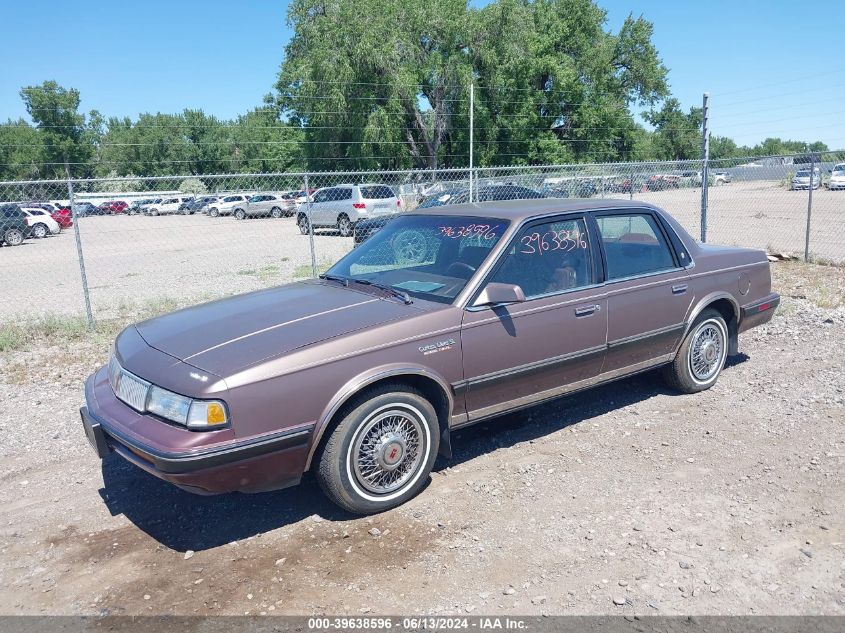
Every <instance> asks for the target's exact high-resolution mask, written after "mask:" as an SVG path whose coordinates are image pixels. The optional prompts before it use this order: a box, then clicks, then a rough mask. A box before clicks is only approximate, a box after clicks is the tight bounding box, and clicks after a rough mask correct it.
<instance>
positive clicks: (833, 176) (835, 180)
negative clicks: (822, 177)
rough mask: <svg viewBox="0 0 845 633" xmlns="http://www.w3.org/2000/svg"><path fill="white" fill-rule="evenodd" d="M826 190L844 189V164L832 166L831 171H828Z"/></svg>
mask: <svg viewBox="0 0 845 633" xmlns="http://www.w3.org/2000/svg"><path fill="white" fill-rule="evenodd" d="M827 188H828V189H830V190H831V191H836V190H837V189H845V163H839V164H838V165H834V166H833V169H831V170H830V182H829V183H828V185H827Z"/></svg>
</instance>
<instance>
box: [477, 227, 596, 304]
mask: <svg viewBox="0 0 845 633" xmlns="http://www.w3.org/2000/svg"><path fill="white" fill-rule="evenodd" d="M468 263H470V265H472V263H471V262H468ZM490 281H494V282H498V283H505V284H516V285H517V286H519V287H520V288H522V291H523V292H524V293H525V297H526V298H528V299H530V298H532V297H539V296H542V295H547V294H554V293H557V292H563V291H566V290H573V289H575V288H581V287H584V286H589V285H591V284H593V283H594V280H593V265H592V259H591V253H590V240H589V236H588V234H587V228H586V225H585V223H584V219H583V218H572V219H565V220H564V219H561V220H555V221H552V222H544V223H543V224H534V225H531V226H528V227H526V228H524V229H522V231H520V233H519V235H518V236H517V238H516V240H515V241H514V242H513V243H512V244H511V247H510V250H509V251H508V252H507V253H506V254H505V255H504V256H503V261H502V263H501V265H500V266H499V268H498V270H497V271H496V272H495V274H494V275H493V277H492V279H491V280H490Z"/></svg>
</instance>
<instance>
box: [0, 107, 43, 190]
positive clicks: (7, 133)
mask: <svg viewBox="0 0 845 633" xmlns="http://www.w3.org/2000/svg"><path fill="white" fill-rule="evenodd" d="M43 162H44V146H43V142H42V139H41V135H40V133H39V131H38V130H37V129H36V128H34V127H33V126H31V125H30V124H29V123H27V122H26V121H24V120H23V119H18V120H17V121H12V120H9V121H7V122H6V123H2V124H0V180H34V179H36V178H41V177H44V175H45V174H44V169H43V165H42V163H43Z"/></svg>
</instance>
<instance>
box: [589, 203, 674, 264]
mask: <svg viewBox="0 0 845 633" xmlns="http://www.w3.org/2000/svg"><path fill="white" fill-rule="evenodd" d="M596 222H597V223H598V227H599V234H600V235H601V239H602V243H603V244H604V253H605V258H606V259H607V278H608V280H612V279H623V278H625V277H633V276H636V275H644V274H647V273H653V272H658V271H661V270H669V269H672V268H675V267H676V265H675V260H674V258H673V257H672V250H671V249H670V247H669V244H668V243H667V242H666V238H665V237H664V236H663V232H662V231H661V230H660V228H659V227H658V226H657V221H656V220H655V219H654V217H653V216H651V215H650V214H647V213H637V214H624V215H610V216H599V217H597V218H596Z"/></svg>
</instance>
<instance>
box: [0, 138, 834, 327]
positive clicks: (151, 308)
mask: <svg viewBox="0 0 845 633" xmlns="http://www.w3.org/2000/svg"><path fill="white" fill-rule="evenodd" d="M843 162H845V153H825V154H819V155H812V156H779V157H765V158H760V159H756V160H751V159H747V158H745V159H741V160H736V159H733V160H726V161H710V163H709V165H708V170H704V169H703V167H704V165H703V162H702V161H682V162H652V163H613V164H594V165H557V166H531V167H499V168H479V169H474V170H472V171H470V170H467V169H445V170H425V171H385V172H321V173H280V174H240V175H211V176H208V175H206V176H194V177H185V176H179V177H172V178H171V177H156V178H117V179H110V180H56V181H28V182H5V183H0V201H2V202H0V205H3V206H0V222H2V223H3V224H2V226H0V230H2V231H3V237H4V239H5V240H6V241H7V242H9V243H10V244H14V243H15V242H16V241H18V240H17V238H16V237H15V234H14V230H15V227H16V226H17V223H18V220H17V219H15V217H13V216H16V213H17V212H16V211H15V209H18V208H20V209H22V210H23V213H24V214H25V215H26V216H27V217H26V218H25V219H24V220H25V223H26V227H25V228H23V233H24V234H25V235H22V236H21V237H24V238H25V239H23V240H22V243H20V244H15V245H14V246H8V245H4V246H3V248H2V249H0V265H2V276H0V280H1V281H2V286H3V290H4V301H3V302H2V307H0V321H10V320H15V319H25V318H28V317H30V316H32V315H39V314H42V315H43V314H50V313H60V314H76V315H79V314H82V315H86V313H87V315H88V317H89V319H90V320H91V322H92V323H93V321H96V320H105V319H123V320H128V319H137V318H140V317H143V316H145V315H148V314H155V313H158V312H161V311H163V310H167V309H171V308H175V307H178V306H182V305H188V304H191V303H196V302H200V301H203V300H210V299H214V298H218V297H222V296H226V295H230V294H235V293H242V292H247V291H250V290H258V289H261V288H267V287H270V286H275V285H278V284H282V283H286V282H290V281H296V280H298V279H306V278H309V277H312V276H314V275H316V274H319V273H320V272H322V271H323V270H325V269H326V268H328V267H329V266H330V265H331V264H332V263H333V262H335V261H336V260H337V259H339V258H340V257H341V256H343V255H344V254H345V253H347V252H348V251H349V250H350V249H352V248H354V247H355V245H356V244H357V243H360V242H361V241H363V240H364V239H366V238H367V237H368V236H369V235H371V234H372V233H373V232H375V231H377V230H379V229H380V228H381V227H382V226H383V225H384V224H385V223H386V222H389V221H390V220H391V219H392V218H393V217H395V216H396V214H398V213H406V212H409V211H413V210H414V209H416V208H418V207H424V208H430V207H437V206H441V205H448V204H456V203H461V202H468V201H476V202H484V201H487V200H502V199H512V198H519V199H531V198H537V197H556V198H603V199H607V200H608V204H609V205H612V201H613V200H615V199H637V200H642V201H644V202H648V203H652V204H655V205H657V206H659V207H661V208H664V209H666V210H667V211H668V212H669V213H671V214H672V215H673V216H674V217H676V218H677V219H678V220H679V221H680V222H681V224H683V226H684V227H685V228H686V229H687V230H688V231H689V232H690V233H691V234H692V235H693V236H695V237H696V238H698V237H703V238H705V239H706V241H708V242H713V243H723V244H734V245H740V246H751V247H756V248H763V249H768V250H769V251H776V252H789V253H794V254H798V255H800V256H802V257H804V256H807V257H808V258H809V259H814V260H825V261H829V262H832V263H843V262H845V229H843V223H842V222H841V220H840V218H841V215H842V213H843V211H844V210H845V191H839V190H838V189H840V188H841V189H843V190H845V165H843V164H842V163H843ZM837 165H839V166H841V167H842V169H843V170H842V171H838V170H836V169H835V167H836V166H837ZM705 171H707V172H708V175H707V177H706V182H704V180H705V179H704V176H703V175H702V174H703V173H704V172H705ZM808 174H809V177H806V176H807V175H808ZM837 174H838V175H837ZM703 186H706V187H707V196H706V198H707V199H708V201H709V202H708V205H707V207H706V213H704V214H703V213H702V211H703V203H702V199H703V196H702V193H703V191H702V187H703ZM6 216H9V217H6ZM702 218H705V221H706V223H705V224H704V225H702ZM42 225H43V226H42ZM702 229H703V230H702ZM9 231H12V233H9ZM83 280H84V281H83Z"/></svg>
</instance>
